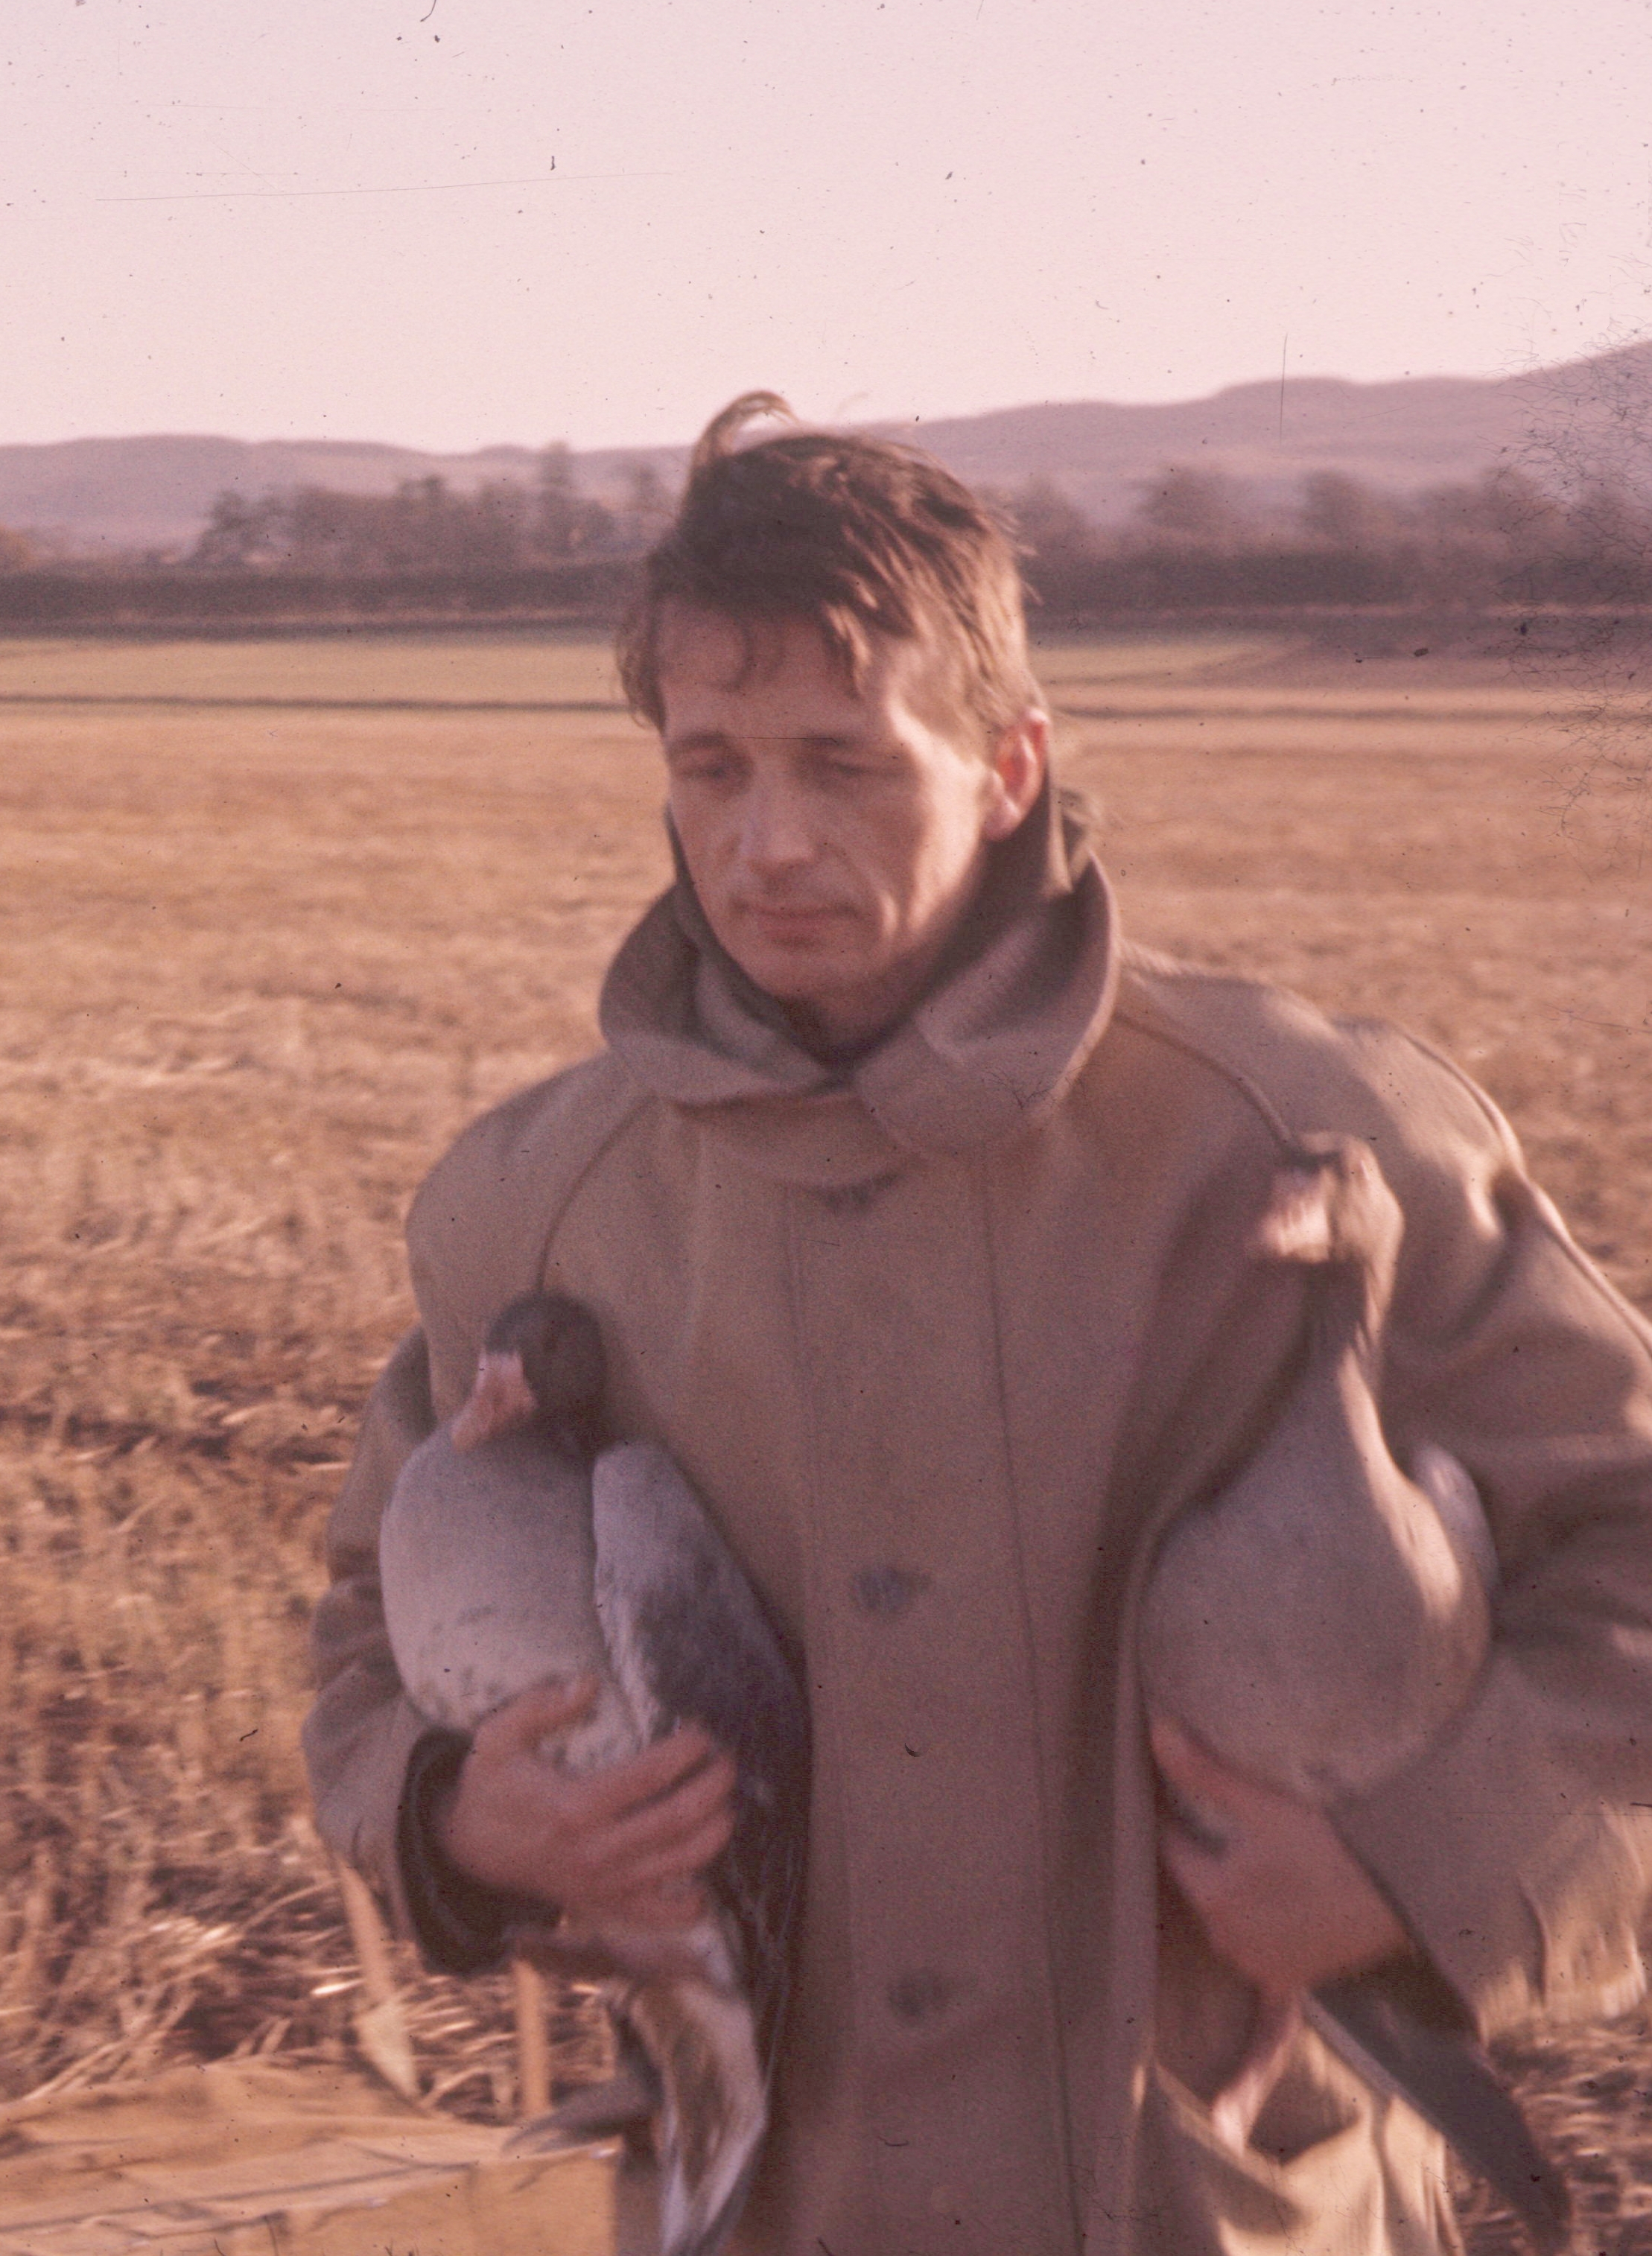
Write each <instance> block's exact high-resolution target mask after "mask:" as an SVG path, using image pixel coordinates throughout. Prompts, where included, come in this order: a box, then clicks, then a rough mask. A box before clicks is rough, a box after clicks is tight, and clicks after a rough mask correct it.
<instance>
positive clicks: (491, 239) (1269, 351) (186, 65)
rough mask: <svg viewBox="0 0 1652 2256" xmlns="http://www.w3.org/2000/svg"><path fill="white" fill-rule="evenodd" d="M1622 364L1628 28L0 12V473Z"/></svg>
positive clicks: (1238, 2)
mask: <svg viewBox="0 0 1652 2256" xmlns="http://www.w3.org/2000/svg"><path fill="white" fill-rule="evenodd" d="M1648 331H1652V5H1648V0H1394V4H1390V5H1385V6H1380V7H1379V6H1368V5H1365V4H1362V0H1270V4H1258V0H592V4H590V5H586V4H583V0H578V4H572V0H0V444H4V443H15V442H18V441H46V440H54V439H64V438H71V437H78V436H84V435H88V434H125V433H135V432H153V431H191V432H221V433H224V434H229V435H232V436H236V437H242V438H354V439H380V440H388V441H396V442H399V443H401V444H405V445H412V446H420V447H428V448H434V449H437V450H440V451H458V450H463V449H468V448H475V447H479V446H484V445H487V444H490V443H492V442H496V441H516V442H520V443H525V444H533V445H537V444H540V443H543V442H544V441H547V440H552V439H566V440H567V441H569V442H570V443H571V444H573V445H575V446H576V447H588V446H600V445H619V446H623V445H627V444H649V443H656V442H665V441H676V440H681V439H686V438H688V437H690V436H692V434H693V433H694V432H695V430H696V429H697V428H698V427H700V425H701V424H702V423H703V422H704V421H705V419H707V417H708V416H709V415H710V414H711V413H712V412H715V410H716V409H717V407H719V406H720V405H723V404H724V401H726V400H727V399H728V398H730V397H731V396H732V395H733V394H734V393H735V392H737V391H744V390H747V389H750V388H752V387H754V386H759V385H760V386H764V387H766V388H771V389H774V390H778V391H782V392H784V393H786V394H787V396H788V397H789V398H791V400H792V402H793V405H794V406H795V407H796V408H797V409H798V411H799V412H801V413H802V414H804V415H805V416H807V417H810V418H815V419H844V420H851V421H858V420H862V419H874V418H877V419H883V418H888V419H896V420H903V419H934V418H935V417H937V416H942V415H948V414H960V413H968V412H975V411H977V410H979V409H983V408H988V407H993V406H1006V405H1017V404H1020V403H1022V402H1026V401H1030V400H1037V399H1097V398H1101V399H1113V400H1150V399H1172V398H1194V397H1197V396H1200V395H1202V394H1204V393H1208V392H1210V391H1215V390H1218V389H1219V388H1220V387H1221V386H1222V385H1224V384H1233V383H1239V382H1245V381H1249V380H1253V379H1257V378H1269V379H1274V380H1276V379H1277V377H1279V375H1280V373H1281V368H1282V369H1284V370H1286V371H1287V372H1288V373H1289V374H1291V375H1298V376H1301V375H1319V376H1324V375H1332V376H1345V377H1356V378H1367V379H1368V378H1376V377H1398V376H1403V375H1408V374H1415V375H1423V374H1430V375H1431V374H1473V375H1487V374H1506V373H1514V372H1515V371H1517V370H1522V369H1527V368H1530V367H1533V366H1536V365H1541V364H1543V363H1550V362H1554V361H1557V360H1563V359H1568V358H1572V357H1575V356H1579V355H1582V354H1585V353H1587V352H1590V351H1592V350H1597V349H1601V348H1602V347H1604V346H1607V345H1610V344H1613V343H1621V342H1628V341H1630V340H1631V339H1633V338H1634V337H1637V336H1641V335H1645V334H1647V333H1648Z"/></svg>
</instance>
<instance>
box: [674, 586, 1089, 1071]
mask: <svg viewBox="0 0 1652 2256" xmlns="http://www.w3.org/2000/svg"><path fill="white" fill-rule="evenodd" d="M747 659H748V653H747V637H746V636H745V634H743V633H742V632H741V631H740V630H739V629H738V627H736V626H734V625H733V624H731V623H730V622H729V621H728V620H727V619H725V618H724V617H720V616H719V615H718V614H717V613H714V612H710V611H702V610H694V609H691V608H689V607H688V605H686V604H674V605H673V606H672V607H671V609H670V610H669V611H668V612H667V617H666V618H665V620H664V622H663V623H662V630H661V635H660V697H661V701H662V703H663V706H664V709H665V727H664V730H663V737H664V744H665V753H666V763H667V768H668V770H669V772H670V805H671V813H672V816H673V819H674V821H675V824H676V828H677V835H678V837H679V839H680V840H681V844H682V851H683V855H684V857H685V859H686V860H687V862H688V874H689V876H690V877H691V878H693V880H694V887H695V892H696V893H697V894H698V895H699V898H700V904H701V906H702V908H703V909H704V911H705V913H706V916H707V918H708V920H709V921H710V926H711V929H712V930H713V932H715V933H716V934H717V938H718V940H719V941H721V942H722V943H723V945H724V948H726V949H727V950H728V952H729V954H730V955H731V956H732V957H733V958H734V960H735V962H737V963H738V965H739V966H740V969H742V970H743V971H744V972H745V973H746V975H747V976H748V977H750V978H751V979H752V980H753V981H755V983H757V985H758V986H759V987H761V988H763V989H764V990H765V991H766V992H767V993H768V994H770V995H773V997H775V998H776V999H777V1000H778V1001H780V1002H781V1003H783V1004H785V1005H787V1006H788V1009H789V1011H790V1012H791V1014H792V1015H793V1017H794V1019H795V1020H796V1022H797V1024H798V1026H799V1027H800V1029H801V1031H802V1032H803V1033H805V1034H806V1035H807V1036H808V1037H809V1038H811V1039H814V1040H819V1041H823V1042H825V1043H827V1044H849V1043H854V1042H857V1041H862V1040H867V1039H869V1038H870V1037H871V1036H872V1035H874V1034H877V1033H880V1032H881V1031H882V1030H883V1029H884V1028H885V1027H886V1026H890V1025H892V1024H893V1022H894V1020H895V1019H898V1018H899V1017H900V1014H901V1012H903V1011H904V1010H905V1009H906V1008H907V1006H908V1005H910V1004H911V1003H912V1002H913V1001H914V1000H915V999H916V997H917V996H918V994H919V993H920V991H921V989H922V987H923V985H924V983H925V982H926V981H927V979H928V976H929V973H930V971H931V970H932V969H933V968H934V966H935V962H937V960H938V959H939V956H940V955H941V952H942V949H943V948H944V947H945V946H946V943H947V941H948V940H949V939H950V936H951V934H952V932H953V930H954V928H955V927H956V926H957V923H958V921H959V920H960V919H961V918H962V917H963V915H964V913H965V911H966V910H967V909H968V907H969V905H970V903H971V899H973V897H974V894H975V892H976V888H977V886H978V884H979V881H980V877H981V871H982V865H983V863H984V860H985V851H986V847H987V844H988V842H990V841H991V840H992V839H994V838H1002V837H1006V836H1007V835H1009V833H1010V832H1011V831H1012V830H1013V829H1014V828H1015V827H1016V825H1017V824H1018V823H1019V822H1020V820H1021V817H1022V816H1023V814H1025V813H1026V812H1027V807H1030V806H1031V804H1032V802H1033V800H1034V798H1035V797H1036V795H1037V791H1038V786H1039V782H1040V780H1041V777H1042V773H1043V758H1044V734H1043V731H1044V727H1045V723H1044V721H1043V716H1041V715H1038V714H1031V713H1029V714H1028V715H1027V716H1023V719H1022V720H1021V721H1020V722H1019V723H1016V725H1015V726H1014V728H1013V729H1012V730H1006V732H1005V735H1004V737H1001V738H1000V739H999V742H998V744H996V745H992V746H988V745H985V744H983V742H982V737H981V731H980V729H979V726H978V723H975V722H974V721H973V720H972V719H971V718H970V717H969V716H964V715H958V716H954V717H948V716H947V715H946V714H945V712H944V711H943V709H942V700H941V697H940V694H939V684H940V683H941V681H942V680H944V678H945V677H944V672H943V669H942V667H941V666H940V665H939V664H938V663H937V659H936V656H935V652H933V651H932V650H931V648H930V647H929V645H928V644H927V643H926V642H924V641H922V640H911V641H906V640H903V641H899V642H896V641H890V640H887V639H885V638H881V637H879V638H874V642H873V649H872V659H871V662H870V664H869V665H868V666H867V667H866V669H865V675H864V678H863V680H862V681H861V683H860V685H859V687H856V686H855V685H854V684H853V683H852V682H851V680H849V678H848V676H847V674H846V673H844V669H843V667H842V666H840V665H839V664H838V663H837V660H836V659H834V658H833V656H832V654H831V652H830V650H829V649H828V647H827V645H826V644H825V643H824V641H823V640H822V638H821V636H820V634H819V632H818V631H817V630H816V629H815V628H814V627H813V626H811V625H809V624H808V623H807V622H806V621H802V620H788V621H786V622H783V623H780V624H776V625H774V626H773V627H765V628H763V629H761V630H759V631H758V632H756V633H754V634H753V635H752V637H751V652H750V663H749V664H748V662H747Z"/></svg>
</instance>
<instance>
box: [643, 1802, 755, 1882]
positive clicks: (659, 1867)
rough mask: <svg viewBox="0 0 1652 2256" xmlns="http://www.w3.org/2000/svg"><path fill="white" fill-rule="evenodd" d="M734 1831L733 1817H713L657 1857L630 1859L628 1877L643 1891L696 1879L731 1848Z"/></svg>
mask: <svg viewBox="0 0 1652 2256" xmlns="http://www.w3.org/2000/svg"><path fill="white" fill-rule="evenodd" d="M733 1830H734V1820H733V1818H732V1817H731V1816H728V1815H724V1816H719V1817H713V1818H711V1819H710V1820H709V1821H708V1822H706V1823H705V1824H703V1825H702V1826H699V1827H698V1828H696V1829H695V1831H694V1832H692V1833H686V1834H684V1835H682V1836H681V1838H680V1839H678V1840H676V1841H674V1842H672V1843H671V1844H670V1845H669V1846H668V1847H666V1848H662V1849H660V1850H657V1851H654V1853H653V1855H650V1856H643V1857H630V1858H626V1859H625V1864H626V1877H627V1879H628V1880H630V1881H632V1882H634V1883H635V1885H636V1886H639V1887H641V1888H654V1887H660V1886H670V1885H671V1884H673V1883H681V1882H682V1881H686V1880H692V1879H694V1877H695V1874H696V1873H699V1872H703V1871H704V1870H705V1868H706V1866H707V1865H709V1864H710V1863H711V1861H712V1859H713V1858H716V1857H717V1856H720V1855H721V1854H722V1852H723V1851H724V1849H726V1848H727V1847H728V1845H729V1836H730V1835H731V1833H732V1832H733Z"/></svg>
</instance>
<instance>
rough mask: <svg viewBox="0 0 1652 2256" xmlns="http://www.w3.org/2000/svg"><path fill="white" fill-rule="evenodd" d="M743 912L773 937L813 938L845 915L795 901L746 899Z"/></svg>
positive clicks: (836, 909) (741, 905) (747, 918)
mask: <svg viewBox="0 0 1652 2256" xmlns="http://www.w3.org/2000/svg"><path fill="white" fill-rule="evenodd" d="M739 913H740V914H741V915H742V916H743V917H744V918H745V920H747V922H748V923H750V924H753V925H755V926H756V927H757V928H758V930H759V932H761V933H763V934H766V936H767V937H768V938H769V939H771V940H799V941H801V940H812V939H814V938H815V936H816V935H817V934H821V933H823V932H825V931H827V930H829V929H830V927H831V926H833V925H835V924H836V923H837V921H838V920H839V919H840V918H841V917H842V916H843V915H844V910H842V909H840V908H833V907H827V906H816V905H815V904H813V903H810V904H807V905H805V904H801V903H799V904H793V903H791V902H779V901H776V902H768V901H742V902H741V903H740V904H739Z"/></svg>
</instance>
